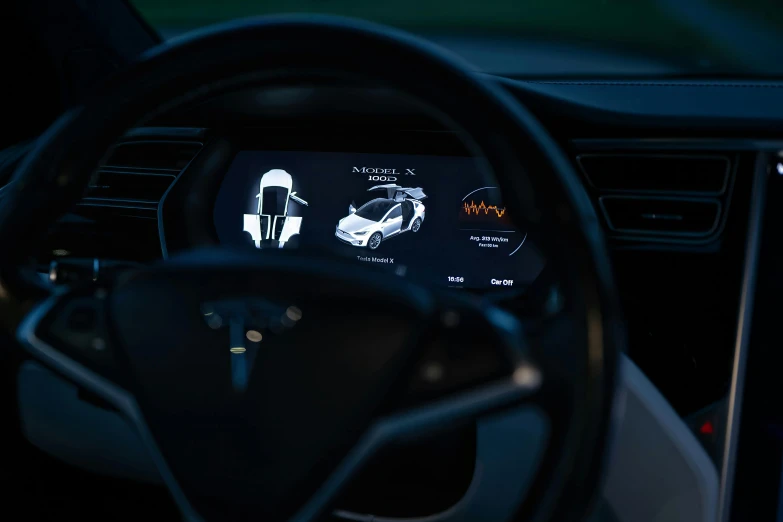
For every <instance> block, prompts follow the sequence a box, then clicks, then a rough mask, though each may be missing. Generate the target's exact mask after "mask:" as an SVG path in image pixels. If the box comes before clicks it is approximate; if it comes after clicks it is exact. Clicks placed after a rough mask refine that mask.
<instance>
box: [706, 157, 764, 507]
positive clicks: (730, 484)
mask: <svg viewBox="0 0 783 522" xmlns="http://www.w3.org/2000/svg"><path fill="white" fill-rule="evenodd" d="M768 158H769V156H768V155H767V154H765V153H763V152H761V153H759V154H758V156H757V158H756V164H755V169H754V181H753V193H752V196H751V206H750V214H749V218H748V240H747V245H746V247H745V267H744V271H743V276H742V294H741V297H740V304H739V312H738V322H737V337H736V341H735V348H734V362H733V366H732V375H731V388H730V390H729V400H728V414H727V419H726V435H725V439H724V444H723V456H722V459H721V470H720V472H721V484H720V506H719V512H718V520H719V521H720V522H729V520H730V517H731V504H732V497H733V492H734V490H733V488H734V471H735V467H736V456H737V444H738V437H739V430H740V420H741V415H742V397H743V392H744V386H745V368H746V365H747V358H748V344H749V340H750V334H751V323H752V318H753V305H754V301H755V292H756V273H757V267H758V256H759V251H760V248H761V232H762V225H763V216H764V207H765V192H766V184H767V176H768V168H769V165H770V162H769V159H768Z"/></svg>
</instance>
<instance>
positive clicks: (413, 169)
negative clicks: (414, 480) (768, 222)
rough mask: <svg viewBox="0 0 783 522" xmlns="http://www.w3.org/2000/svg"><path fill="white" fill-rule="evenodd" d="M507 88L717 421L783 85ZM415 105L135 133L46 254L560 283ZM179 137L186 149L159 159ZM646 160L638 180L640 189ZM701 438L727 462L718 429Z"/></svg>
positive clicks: (682, 406) (632, 297) (347, 102)
mask: <svg viewBox="0 0 783 522" xmlns="http://www.w3.org/2000/svg"><path fill="white" fill-rule="evenodd" d="M497 81H498V82H499V83H501V84H503V85H505V86H506V87H507V88H508V89H509V90H510V92H512V93H513V94H514V95H515V96H517V97H519V98H520V100H521V101H522V102H523V103H525V104H526V105H527V106H528V107H530V108H531V109H532V110H533V111H534V112H535V113H536V116H537V117H538V118H539V119H541V121H542V123H544V125H545V126H546V127H547V129H548V130H549V131H550V132H551V133H552V135H553V136H554V137H555V139H556V140H558V142H559V144H560V145H561V147H562V148H563V149H564V150H565V151H566V152H567V154H568V155H569V157H570V158H571V160H572V162H573V165H574V167H575V168H577V170H578V172H579V173H580V174H581V175H582V178H583V181H584V185H585V188H586V190H587V192H588V193H589V195H590V197H591V198H592V200H593V203H594V206H595V208H596V213H597V216H598V219H599V220H600V221H601V224H602V225H603V226H604V230H605V232H606V236H607V242H608V244H609V247H610V250H611V253H612V260H613V263H614V266H613V270H614V273H615V275H616V279H617V283H618V287H619V291H620V296H621V299H622V304H623V310H624V312H625V314H626V320H627V326H628V334H629V339H630V342H629V345H630V356H631V357H632V358H633V359H634V361H635V362H636V363H637V364H638V365H639V366H640V367H641V368H642V369H643V370H644V372H645V373H646V374H647V376H648V377H650V378H651V380H653V382H655V384H656V386H658V387H659V388H660V390H661V391H662V392H663V394H664V395H665V396H666V398H667V399H668V400H669V402H670V403H671V404H672V405H673V406H674V407H675V408H676V410H677V411H678V413H680V414H681V415H683V416H689V415H695V416H696V417H695V418H697V419H704V418H705V417H704V416H703V415H704V414H703V413H701V412H702V411H705V408H707V409H709V408H711V407H712V405H714V404H715V403H716V401H720V400H721V399H722V398H723V397H725V396H726V394H727V391H728V389H729V386H730V383H731V381H732V362H733V355H734V353H735V352H734V351H735V334H736V328H737V309H738V303H739V302H740V296H741V293H742V292H743V291H744V290H743V288H744V283H743V279H742V274H743V266H744V263H745V257H746V242H747V237H748V223H749V220H750V217H749V216H753V215H754V214H753V212H754V209H755V208H756V207H755V206H754V205H755V203H754V201H755V200H754V199H753V197H752V194H751V191H752V186H753V183H754V179H756V178H757V170H758V168H759V167H758V161H759V158H760V156H761V154H762V153H766V152H767V151H770V150H772V149H773V148H774V147H777V146H778V144H779V142H778V141H775V139H776V134H775V132H776V131H775V124H776V122H779V121H780V119H781V118H783V114H776V113H775V112H774V111H770V110H768V109H769V108H770V107H774V105H773V104H768V103H767V102H770V101H774V93H775V91H774V90H773V89H772V88H771V87H770V88H769V89H759V90H757V96H756V97H754V103H750V104H746V106H745V107H743V108H742V111H741V113H739V112H737V111H739V108H740V107H742V100H745V99H746V98H745V97H744V96H743V93H744V92H747V91H746V89H747V88H750V87H747V88H745V87H742V86H738V85H734V86H730V85H713V84H706V85H704V86H701V87H700V86H699V84H698V83H687V84H682V85H678V84H677V82H671V83H669V82H666V83H664V82H659V83H658V84H654V83H651V84H649V85H647V84H644V85H636V84H635V83H633V82H611V83H610V82H585V85H580V84H579V83H577V82H516V81H513V80H508V79H498V80H497ZM705 92H708V93H709V94H710V95H711V96H713V97H714V99H712V101H711V98H710V97H709V96H705V95H700V93H705ZM715 99H720V100H723V101H722V102H721V103H720V104H715V103H713V102H714V100H715ZM286 100H290V102H291V103H290V104H286ZM756 102H758V103H756ZM396 103H397V102H396V101H393V100H392V99H390V98H388V97H386V96H385V95H384V94H383V93H378V92H372V93H369V94H368V93H362V92H359V91H357V90H354V89H351V88H349V87H341V88H339V89H331V90H330V89H328V88H327V89H321V90H320V91H319V92H318V93H309V94H308V95H306V96H304V95H302V93H299V94H296V93H291V92H289V93H287V94H286V95H285V96H283V95H281V93H278V94H276V95H274V96H272V95H268V96H260V95H259V94H258V93H237V94H235V95H233V96H232V97H231V98H225V97H224V98H221V99H220V100H215V101H214V103H209V104H205V105H203V106H201V107H198V108H195V109H191V110H189V111H187V112H181V113H176V114H169V115H166V116H165V117H161V118H160V119H158V120H156V121H154V122H152V124H151V125H150V126H149V127H145V128H139V129H133V130H132V131H131V132H129V133H128V135H127V136H126V137H125V139H124V140H123V142H122V143H120V144H118V145H117V147H116V149H115V150H114V152H113V153H112V154H111V155H110V156H109V159H108V160H107V162H106V165H104V167H103V168H102V169H101V170H100V171H99V172H98V175H97V178H96V182H95V183H94V185H93V186H92V187H91V188H90V191H89V192H88V194H87V195H86V197H85V199H84V200H83V201H82V203H81V204H80V205H79V206H78V208H77V209H75V212H74V214H73V215H72V216H70V217H68V218H67V219H66V220H63V221H62V222H61V223H60V228H59V230H55V231H53V234H52V236H51V237H50V238H49V240H48V242H47V244H46V247H45V251H44V252H42V254H41V256H40V258H41V261H42V264H44V265H46V264H48V263H49V262H52V261H56V260H61V261H62V260H63V258H68V257H92V256H95V257H114V258H120V259H133V260H137V261H141V262H149V261H154V260H155V259H159V258H160V257H163V258H166V257H173V256H176V255H177V254H178V253H180V252H184V251H186V250H187V249H190V248H194V247H201V246H205V247H208V246H214V245H218V244H221V245H227V246H231V247H235V248H243V249H257V250H259V251H260V252H259V255H275V254H276V252H277V251H286V250H297V251H298V252H299V253H302V254H304V255H307V254H308V253H312V255H314V256H315V255H324V254H326V255H335V256H340V257H342V258H344V259H347V260H349V261H350V262H352V263H355V264H356V265H357V266H370V267H373V268H375V269H377V270H378V271H390V272H392V273H394V274H396V275H398V276H400V277H405V278H411V279H413V280H417V281H423V282H425V283H434V284H438V285H442V286H445V287H453V288H455V289H457V290H462V291H467V292H475V293H479V294H484V295H486V294H489V293H490V292H493V291H495V290H498V291H501V292H503V293H504V294H503V295H504V296H506V297H510V298H509V300H507V301H505V302H504V304H510V305H512V304H513V299H514V298H515V297H518V295H517V294H516V292H525V291H526V290H527V289H529V288H534V287H536V285H537V284H539V283H541V282H542V281H546V279H547V273H548V270H549V265H551V264H553V263H554V262H555V261H556V260H546V259H543V258H542V257H541V255H540V253H539V252H538V250H537V248H536V244H537V243H538V241H539V238H538V237H537V231H536V230H535V226H534V225H533V224H530V223H521V222H518V221H517V220H516V219H515V216H512V215H510V214H509V213H507V212H506V211H505V205H504V200H503V194H502V193H499V191H497V190H496V189H494V186H495V185H494V184H493V183H492V180H491V177H488V176H487V174H486V173H485V172H484V171H483V170H482V168H481V165H480V164H479V163H477V162H476V161H475V160H474V159H472V158H471V156H470V154H469V153H468V151H466V150H465V148H464V146H463V145H461V142H460V140H459V139H458V137H457V136H456V135H455V134H454V133H451V132H447V131H444V130H443V129H442V128H439V127H438V126H437V125H434V124H433V123H432V122H431V121H428V120H427V119H426V118H424V117H422V116H421V115H420V114H417V113H416V112H415V111H410V110H408V109H409V108H405V107H401V106H399V105H397V104H396ZM765 104H766V105H765ZM346 107H348V108H349V109H350V110H347V109H346ZM717 107H721V108H722V109H721V110H723V111H724V112H727V114H723V115H721V114H719V112H720V111H718V112H716V111H717V110H718V109H717ZM684 121H686V122H687V125H686V124H683V122H684ZM748 136H752V138H749V137H748ZM164 145H165V146H167V147H172V148H174V149H176V151H175V152H176V154H175V153H172V155H173V156H177V160H176V161H173V160H172V161H171V162H168V163H167V161H168V160H165V158H164V157H166V156H167V154H168V153H162V152H161V153H158V152H152V151H153V150H154V149H155V147H163V146H164ZM587 159H592V162H590V161H586V160H587ZM596 160H599V161H596ZM704 160H708V161H704ZM590 163H593V164H595V163H599V164H601V165H603V166H604V167H605V166H607V165H608V166H609V167H610V168H609V171H607V172H608V174H607V175H606V176H604V178H603V179H604V180H607V179H608V180H610V181H611V183H612V184H609V185H607V184H603V183H604V182H603V181H602V178H600V177H599V176H596V175H595V173H594V172H592V171H590V170H589V168H588V167H589V164H590ZM713 163H714V164H718V165H720V169H719V174H716V177H714V178H711V177H710V175H709V173H707V172H706V171H705V172H701V171H699V172H700V173H701V174H704V177H703V178H702V176H701V174H700V175H699V176H695V177H691V178H689V179H690V180H691V181H692V180H694V179H705V180H708V182H706V185H704V186H700V185H698V184H697V185H693V186H691V185H687V186H686V185H684V184H677V183H673V184H667V183H668V182H667V183H663V181H662V180H664V179H667V176H665V175H661V173H666V172H676V173H678V176H674V177H672V176H669V178H671V179H674V178H676V179H678V180H679V179H682V176H681V175H679V174H681V173H683V172H686V173H687V172H693V171H694V169H701V168H702V167H703V166H705V165H706V166H709V165H710V164H713ZM650 165H656V167H655V168H654V169H651V168H646V167H645V166H650ZM705 168H706V167H705ZM627 173H633V174H634V176H636V178H635V184H634V185H633V186H627V185H623V184H622V181H623V179H624V176H625V175H626V174H627ZM142 176H144V177H143V179H142ZM164 178H165V179H164ZM131 180H132V181H131ZM161 180H162V181H161ZM618 180H619V182H618ZM716 180H717V181H716ZM153 187H157V188H154V189H153ZM618 201H622V202H623V203H624V204H623V205H616V204H615V205H612V204H611V203H612V202H615V203H616V202H618ZM675 204H676V205H675ZM613 208H616V209H617V210H613ZM659 209H663V211H661V210H659ZM702 210H704V212H709V214H703V215H702V214H699V213H700V212H702ZM691 212H692V213H693V215H696V214H698V216H697V218H698V219H693V220H691V218H690V216H691V215H692V214H691ZM673 214H674V215H676V216H675V219H670V217H671V216H672V215H673ZM661 216H662V217H661ZM677 216H679V217H677ZM699 216H701V217H699ZM659 217H660V219H659ZM84 219H87V220H89V221H84ZM623 219H626V220H627V221H628V222H631V223H632V224H633V226H623ZM417 220H418V221H417ZM640 224H641V226H640ZM686 225H687V226H686ZM85 231H86V232H85ZM379 236H380V237H379ZM128 237H132V238H133V241H128V240H127V238H128ZM373 237H375V238H376V239H375V240H373V241H371V239H372V238H373ZM101 266H103V265H101ZM90 267H92V265H90ZM759 399H760V400H761V398H759ZM762 402H763V401H762ZM710 411H711V410H710ZM710 418H711V417H710ZM714 426H715V430H716V432H718V431H719V430H721V429H723V428H722V427H720V426H719V424H718V423H716V424H714ZM699 436H700V440H701V441H702V443H703V444H704V445H705V448H707V449H708V451H709V452H710V454H711V456H712V457H713V459H715V461H716V463H717V462H720V461H721V459H722V454H721V447H720V444H719V443H718V442H716V441H718V440H722V439H721V438H720V436H719V433H715V434H713V435H704V436H702V435H699ZM474 443H475V441H473V440H472V439H471V438H470V437H468V436H466V438H465V439H464V440H462V441H460V444H465V445H466V446H469V445H471V444H474ZM421 453H422V454H427V455H432V454H434V448H432V447H426V448H424V449H422V452H421ZM439 464H442V463H439ZM471 465H472V463H470V462H467V463H462V462H460V463H455V466H457V467H458V468H460V470H461V469H462V467H464V468H465V469H466V470H468V471H464V470H463V471H464V472H463V471H460V472H453V473H451V475H452V476H453V480H454V481H455V482H457V483H459V484H457V485H456V486H455V487H454V488H453V489H454V490H459V489H460V488H464V487H467V483H468V482H469V479H470V473H469V471H470V470H472V467H471ZM457 471H459V470H457ZM777 472H778V470H777V469H774V470H772V473H777ZM369 482H372V481H371V480H370V481H368V483H369ZM359 496H361V495H359ZM451 500H453V499H451ZM448 502H449V499H445V500H443V505H447V504H448ZM738 505H739V506H740V507H741V506H742V505H741V504H738ZM360 507H361V506H359V507H356V509H357V510H359V511H361V509H360Z"/></svg>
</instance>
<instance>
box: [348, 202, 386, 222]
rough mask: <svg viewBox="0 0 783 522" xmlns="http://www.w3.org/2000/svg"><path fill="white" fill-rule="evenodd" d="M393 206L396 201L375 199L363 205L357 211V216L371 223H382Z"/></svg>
mask: <svg viewBox="0 0 783 522" xmlns="http://www.w3.org/2000/svg"><path fill="white" fill-rule="evenodd" d="M392 205H394V201H389V200H388V199H380V198H379V199H373V200H372V201H368V202H367V203H365V204H364V205H362V206H361V207H360V208H359V210H357V211H356V215H357V216H359V217H361V218H364V219H369V220H370V221H380V220H381V219H383V216H385V215H386V212H388V211H389V209H390V208H391V206H392Z"/></svg>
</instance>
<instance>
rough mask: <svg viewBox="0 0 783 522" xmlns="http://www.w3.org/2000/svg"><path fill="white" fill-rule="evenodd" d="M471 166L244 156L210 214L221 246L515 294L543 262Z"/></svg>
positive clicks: (397, 159)
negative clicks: (333, 258)
mask: <svg viewBox="0 0 783 522" xmlns="http://www.w3.org/2000/svg"><path fill="white" fill-rule="evenodd" d="M481 179H482V178H481V176H480V175H479V173H478V170H477V167H476V164H475V162H474V160H473V159H471V158H469V157H460V156H425V155H400V154H369V153H343V152H297V151H250V150H247V151H241V152H239V153H238V154H237V155H236V157H235V158H234V160H233V162H232V163H231V165H230V167H229V169H228V171H227V173H226V175H225V178H224V181H223V183H222V185H221V186H220V189H219V191H218V194H217V198H216V201H215V206H214V216H213V218H214V224H215V229H216V231H217V233H218V237H219V240H220V242H221V243H224V244H232V245H238V244H246V245H248V246H249V247H254V248H259V249H291V248H301V249H305V248H311V249H319V250H324V249H328V250H330V251H333V252H336V253H338V254H339V255H341V256H344V257H345V258H347V259H352V260H353V261H354V262H356V263H357V264H373V265H378V266H382V267H384V268H385V269H388V270H390V271H392V272H393V273H395V274H397V275H399V276H403V277H411V278H414V279H417V280H425V281H429V282H434V283H437V284H441V285H445V286H450V287H464V288H477V289H487V288H501V289H503V288H505V289H508V288H519V287H524V286H525V285H528V284H530V283H531V282H532V281H533V280H535V278H536V277H537V276H538V275H539V274H540V272H541V270H542V269H543V267H544V259H543V258H542V256H541V255H540V253H539V252H538V251H537V249H536V248H535V246H533V245H532V242H531V241H528V237H527V232H526V231H525V230H519V229H518V228H517V227H515V226H514V224H513V223H512V221H511V218H510V215H509V212H508V210H507V209H506V206H505V205H504V202H503V197H502V194H501V191H500V190H499V189H498V188H497V187H494V186H482V185H483V183H482V182H481Z"/></svg>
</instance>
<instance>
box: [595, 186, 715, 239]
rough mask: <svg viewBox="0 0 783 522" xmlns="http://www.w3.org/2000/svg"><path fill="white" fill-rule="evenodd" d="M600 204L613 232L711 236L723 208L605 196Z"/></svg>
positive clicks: (708, 202) (694, 202)
mask: <svg viewBox="0 0 783 522" xmlns="http://www.w3.org/2000/svg"><path fill="white" fill-rule="evenodd" d="M599 203H600V205H601V208H602V210H603V212H604V216H605V217H606V222H607V225H608V226H609V228H610V229H611V230H612V231H614V232H624V233H635V234H650V233H652V234H667V235H678V236H692V237H702V236H708V235H709V234H711V233H712V232H714V231H715V229H716V228H717V226H718V219H719V217H720V208H721V205H720V203H719V202H718V201H714V200H703V201H702V200H689V199H675V198H656V197H634V196H603V197H601V198H600V199H599Z"/></svg>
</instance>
